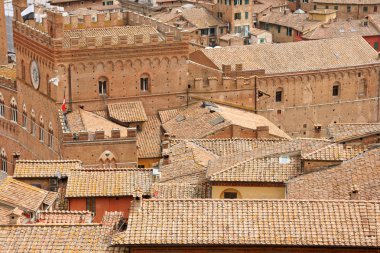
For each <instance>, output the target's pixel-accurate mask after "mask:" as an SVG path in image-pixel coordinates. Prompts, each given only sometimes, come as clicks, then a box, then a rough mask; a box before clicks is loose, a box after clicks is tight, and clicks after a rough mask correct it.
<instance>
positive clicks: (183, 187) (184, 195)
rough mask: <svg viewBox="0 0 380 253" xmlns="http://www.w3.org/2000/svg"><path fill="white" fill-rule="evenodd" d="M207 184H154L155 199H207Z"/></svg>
mask: <svg viewBox="0 0 380 253" xmlns="http://www.w3.org/2000/svg"><path fill="white" fill-rule="evenodd" d="M206 191H207V185H206V184H189V183H154V184H153V186H152V192H153V197H154V198H156V199H198V198H206V196H207V192H206Z"/></svg>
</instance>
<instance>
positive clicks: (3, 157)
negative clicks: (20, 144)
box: [0, 148, 7, 172]
mask: <svg viewBox="0 0 380 253" xmlns="http://www.w3.org/2000/svg"><path fill="white" fill-rule="evenodd" d="M0 159H1V170H2V171H4V172H7V154H6V153H5V150H4V149H3V148H2V149H1V153H0Z"/></svg>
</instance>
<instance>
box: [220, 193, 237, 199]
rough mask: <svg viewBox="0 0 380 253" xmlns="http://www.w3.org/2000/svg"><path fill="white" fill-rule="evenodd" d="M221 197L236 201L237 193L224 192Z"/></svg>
mask: <svg viewBox="0 0 380 253" xmlns="http://www.w3.org/2000/svg"><path fill="white" fill-rule="evenodd" d="M223 197H224V198H225V199H237V192H224V194H223Z"/></svg>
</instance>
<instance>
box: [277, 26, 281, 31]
mask: <svg viewBox="0 0 380 253" xmlns="http://www.w3.org/2000/svg"><path fill="white" fill-rule="evenodd" d="M277 33H281V26H280V25H277Z"/></svg>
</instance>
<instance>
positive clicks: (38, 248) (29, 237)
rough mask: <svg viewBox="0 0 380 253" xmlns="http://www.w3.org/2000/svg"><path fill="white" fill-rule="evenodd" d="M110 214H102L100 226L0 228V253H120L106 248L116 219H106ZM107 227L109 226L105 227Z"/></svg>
mask: <svg viewBox="0 0 380 253" xmlns="http://www.w3.org/2000/svg"><path fill="white" fill-rule="evenodd" d="M111 215H113V216H116V215H115V214H114V213H109V212H108V213H106V214H105V216H104V217H103V220H104V223H103V225H101V224H66V225H64V226H63V225H55V224H30V225H29V224H28V225H16V226H0V249H1V252H12V253H25V252H50V253H60V252H78V253H85V252H94V253H106V252H108V253H110V252H114V253H122V252H123V253H124V252H128V251H126V249H125V248H123V247H110V239H111V236H112V234H114V233H115V231H114V228H113V227H114V225H115V224H117V222H118V221H119V220H120V218H121V217H122V214H121V213H118V215H117V217H116V218H118V219H116V218H114V217H110V216H111ZM105 223H109V224H105Z"/></svg>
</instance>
